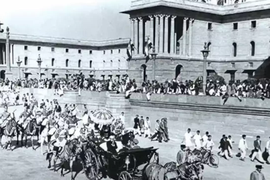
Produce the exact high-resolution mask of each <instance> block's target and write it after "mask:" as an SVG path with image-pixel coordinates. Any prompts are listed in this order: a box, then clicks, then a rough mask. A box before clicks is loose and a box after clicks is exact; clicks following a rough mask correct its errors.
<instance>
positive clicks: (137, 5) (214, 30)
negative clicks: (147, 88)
mask: <svg viewBox="0 0 270 180" xmlns="http://www.w3.org/2000/svg"><path fill="white" fill-rule="evenodd" d="M219 2H220V1H219ZM269 9H270V2H269V1H268V0H260V1H252V0H251V1H248V0H245V1H242V0H239V1H238V3H236V4H235V3H234V1H228V0H224V1H223V5H222V6H221V5H217V1H213V0H212V1H206V3H204V2H198V1H191V0H166V1H163V0H132V3H131V8H130V9H129V10H127V11H124V12H122V13H126V14H129V15H130V23H131V39H132V41H133V42H134V45H135V47H136V50H135V52H134V55H133V59H132V60H131V61H130V69H129V70H130V74H131V76H133V77H135V78H136V79H149V80H152V79H156V80H158V81H164V80H166V79H172V78H176V77H180V79H182V80H186V79H191V80H194V79H196V78H197V77H198V76H202V74H203V56H202V53H201V50H202V49H203V47H204V43H205V42H207V44H209V48H210V53H209V55H208V57H207V62H206V63H207V65H206V66H207V74H208V75H209V74H211V73H217V74H219V75H221V76H223V77H224V78H225V80H226V81H228V80H238V79H239V80H243V79H247V78H249V77H254V76H255V77H259V78H263V77H267V78H270V66H269V62H270V61H269V55H270V33H269V32H270V29H269V28H270V12H269ZM148 38H149V39H150V40H151V42H152V43H153V46H154V49H155V52H156V53H157V56H156V59H155V60H154V58H153V59H151V60H149V61H148V62H146V61H145V57H144V55H143V52H144V44H145V42H146V40H147V39H148Z"/></svg>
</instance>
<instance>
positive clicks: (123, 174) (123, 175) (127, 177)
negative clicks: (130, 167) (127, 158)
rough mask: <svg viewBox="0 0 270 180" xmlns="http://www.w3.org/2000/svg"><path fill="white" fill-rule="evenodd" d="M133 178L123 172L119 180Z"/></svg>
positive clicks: (130, 179)
mask: <svg viewBox="0 0 270 180" xmlns="http://www.w3.org/2000/svg"><path fill="white" fill-rule="evenodd" d="M132 179H133V178H132V177H131V175H130V174H129V173H128V172H127V171H122V172H121V173H120V175H119V177H118V180H132Z"/></svg>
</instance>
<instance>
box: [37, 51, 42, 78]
mask: <svg viewBox="0 0 270 180" xmlns="http://www.w3.org/2000/svg"><path fill="white" fill-rule="evenodd" d="M37 63H38V71H39V80H40V79H41V63H42V60H41V57H40V54H39V55H38V59H37Z"/></svg>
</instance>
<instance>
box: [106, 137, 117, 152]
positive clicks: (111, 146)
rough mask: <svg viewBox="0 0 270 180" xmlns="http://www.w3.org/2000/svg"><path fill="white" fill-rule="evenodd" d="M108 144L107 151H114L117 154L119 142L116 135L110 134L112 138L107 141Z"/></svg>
mask: <svg viewBox="0 0 270 180" xmlns="http://www.w3.org/2000/svg"><path fill="white" fill-rule="evenodd" d="M106 145H107V151H108V152H110V153H112V154H113V155H115V156H116V155H117V154H118V153H117V148H118V147H117V144H116V141H115V136H114V135H111V136H110V140H109V141H107V143H106Z"/></svg>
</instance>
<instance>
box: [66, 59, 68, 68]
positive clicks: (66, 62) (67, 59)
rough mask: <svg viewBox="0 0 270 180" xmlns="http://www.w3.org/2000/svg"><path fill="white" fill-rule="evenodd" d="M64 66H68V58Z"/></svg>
mask: <svg viewBox="0 0 270 180" xmlns="http://www.w3.org/2000/svg"><path fill="white" fill-rule="evenodd" d="M66 67H68V59H67V60H66Z"/></svg>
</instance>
